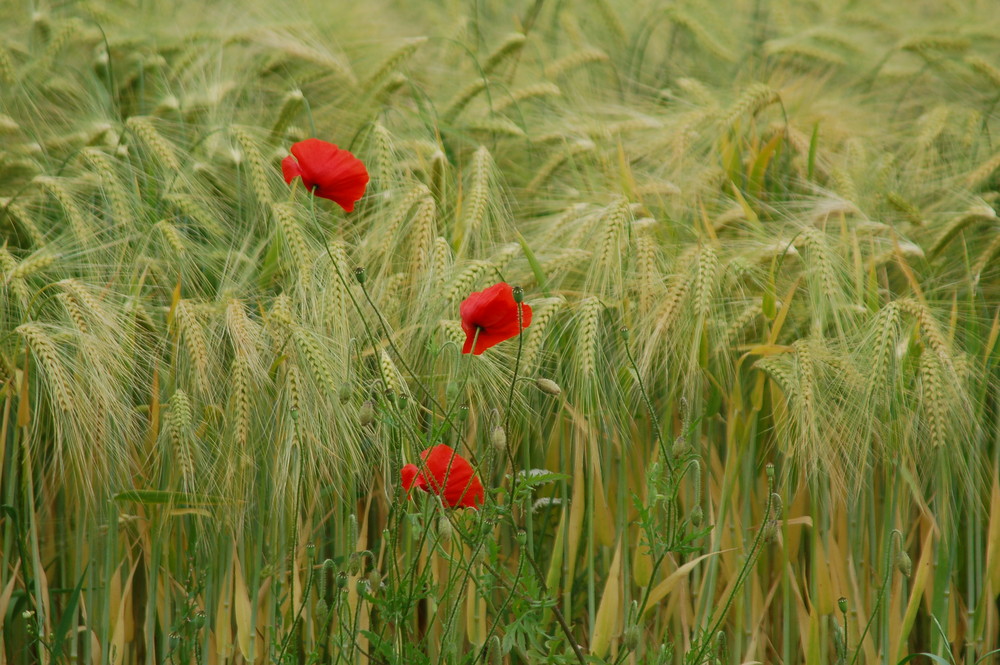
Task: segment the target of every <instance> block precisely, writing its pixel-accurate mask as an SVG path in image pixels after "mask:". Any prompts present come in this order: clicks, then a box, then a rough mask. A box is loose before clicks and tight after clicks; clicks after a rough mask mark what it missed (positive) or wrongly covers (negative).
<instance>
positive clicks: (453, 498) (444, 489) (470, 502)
mask: <svg viewBox="0 0 1000 665" xmlns="http://www.w3.org/2000/svg"><path fill="white" fill-rule="evenodd" d="M420 456H421V457H422V458H423V459H424V464H425V465H426V468H427V471H428V472H429V473H430V476H431V478H430V491H433V492H434V493H436V494H439V495H441V498H442V500H443V501H444V503H445V504H446V505H448V506H450V507H452V508H454V507H456V506H465V507H469V508H474V507H476V506H477V505H479V504H481V503H482V502H483V500H484V498H485V492H484V491H483V484H482V482H480V480H479V478H478V477H476V472H475V469H473V468H472V465H471V464H469V462H468V460H466V459H465V458H464V457H462V456H461V455H459V454H458V453H456V452H455V450H454V449H453V448H451V446H447V445H444V444H439V445H437V446H434V447H433V448H428V449H427V450H425V451H424V452H422V453H420Z"/></svg>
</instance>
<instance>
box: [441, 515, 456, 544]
mask: <svg viewBox="0 0 1000 665" xmlns="http://www.w3.org/2000/svg"><path fill="white" fill-rule="evenodd" d="M437 527H438V538H440V539H441V542H443V543H447V542H451V534H452V532H453V530H452V528H451V520H449V519H448V516H447V515H442V516H441V517H439V518H438V523H437Z"/></svg>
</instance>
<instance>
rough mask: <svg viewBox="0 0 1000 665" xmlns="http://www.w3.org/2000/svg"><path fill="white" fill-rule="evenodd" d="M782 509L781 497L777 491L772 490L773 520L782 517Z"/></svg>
mask: <svg viewBox="0 0 1000 665" xmlns="http://www.w3.org/2000/svg"><path fill="white" fill-rule="evenodd" d="M781 511H782V505H781V497H780V496H779V495H778V494H777V493H774V492H772V493H771V519H773V520H780V519H781Z"/></svg>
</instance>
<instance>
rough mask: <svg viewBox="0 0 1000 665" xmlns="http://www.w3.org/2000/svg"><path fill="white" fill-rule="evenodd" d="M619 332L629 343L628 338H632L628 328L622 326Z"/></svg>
mask: <svg viewBox="0 0 1000 665" xmlns="http://www.w3.org/2000/svg"><path fill="white" fill-rule="evenodd" d="M618 332H620V333H621V334H622V337H623V338H624V339H625V340H626V341H628V338H629V336H630V332H629V329H628V326H622V327H621V328H619V329H618Z"/></svg>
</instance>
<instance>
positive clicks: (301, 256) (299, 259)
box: [271, 203, 311, 289]
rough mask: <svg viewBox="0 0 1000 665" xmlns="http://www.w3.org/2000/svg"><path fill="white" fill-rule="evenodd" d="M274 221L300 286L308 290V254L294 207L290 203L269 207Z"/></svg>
mask: <svg viewBox="0 0 1000 665" xmlns="http://www.w3.org/2000/svg"><path fill="white" fill-rule="evenodd" d="M271 211H272V212H273V213H274V219H275V220H276V221H277V222H278V228H280V229H281V234H282V236H283V237H284V239H285V244H286V245H287V246H288V250H289V251H290V252H291V255H292V262H293V263H294V264H295V270H296V272H297V274H298V275H299V278H300V279H301V280H302V286H303V287H304V288H306V289H308V288H309V271H308V270H306V267H307V266H309V265H310V264H311V262H310V261H309V257H310V252H309V249H308V247H307V246H306V241H305V236H304V235H303V233H302V229H301V228H300V227H299V222H298V219H297V218H296V215H295V207H294V206H293V204H291V203H276V204H274V205H272V206H271Z"/></svg>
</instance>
